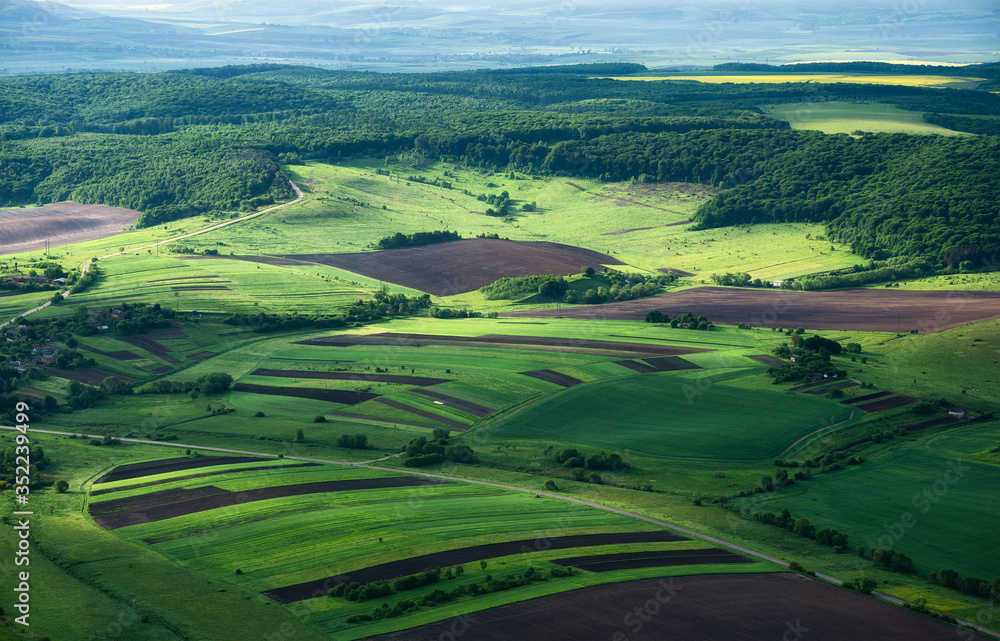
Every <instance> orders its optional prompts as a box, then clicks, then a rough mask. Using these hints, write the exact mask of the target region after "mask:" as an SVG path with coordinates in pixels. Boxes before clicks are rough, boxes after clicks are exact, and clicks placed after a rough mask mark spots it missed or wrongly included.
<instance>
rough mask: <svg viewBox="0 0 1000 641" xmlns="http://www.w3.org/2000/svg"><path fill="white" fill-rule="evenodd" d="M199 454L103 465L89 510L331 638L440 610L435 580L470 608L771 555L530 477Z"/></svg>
mask: <svg viewBox="0 0 1000 641" xmlns="http://www.w3.org/2000/svg"><path fill="white" fill-rule="evenodd" d="M202 458H204V457H193V458H192V457H182V458H175V459H166V460H160V461H151V462H148V463H140V464H136V465H132V466H126V467H125V468H123V469H122V471H121V472H112V473H111V474H110V475H108V476H107V478H110V479H118V480H111V481H109V482H105V483H99V484H94V485H93V486H91V498H90V504H89V508H88V512H89V513H90V514H91V515H92V517H93V518H95V520H96V522H97V524H98V525H101V526H102V527H104V528H106V529H111V530H113V531H114V534H115V535H116V536H119V537H121V538H123V539H125V540H126V541H129V542H133V543H135V544H139V545H143V546H148V547H150V548H152V549H153V550H155V551H156V552H157V553H159V554H162V555H165V556H166V557H168V558H170V559H173V560H175V561H176V562H178V563H180V564H181V565H182V566H183V567H185V568H186V569H188V570H191V571H195V572H197V573H199V574H200V575H202V576H205V577H207V578H209V580H212V581H217V582H220V583H223V584H230V585H232V586H233V587H234V588H236V589H238V590H240V591H243V592H248V593H259V594H260V595H261V596H258V597H257V598H264V599H266V600H267V601H268V602H269V603H271V604H272V605H275V606H278V607H284V606H287V607H288V611H289V612H290V613H291V614H292V615H293V616H296V617H299V618H301V620H303V621H304V622H306V623H307V624H309V625H311V626H313V627H314V628H315V629H317V630H319V631H320V632H321V633H323V634H330V635H334V634H335V635H336V638H338V639H341V638H344V639H356V638H363V637H365V636H368V635H370V634H374V633H380V632H386V631H393V630H401V629H405V628H408V627H413V626H415V625H421V624H424V623H428V622H432V621H436V620H440V619H441V618H443V617H445V616H447V615H446V614H443V612H444V610H441V611H438V610H437V609H436V608H434V607H432V606H430V605H428V603H427V602H426V599H428V598H430V599H440V598H442V597H440V595H441V594H443V592H441V590H445V591H446V593H447V594H451V595H452V596H453V598H450V599H448V600H447V602H452V601H455V602H456V603H461V604H462V607H463V608H464V609H465V611H467V612H474V611H475V610H478V609H481V608H485V607H491V606H495V605H498V604H502V603H513V602H517V601H521V600H524V599H527V598H533V597H535V596H539V595H540V594H552V593H555V592H561V591H566V590H573V589H576V588H579V587H582V586H586V585H598V584H604V583H613V582H617V581H626V580H631V579H638V578H649V577H656V576H676V575H683V574H702V573H709V574H712V573H718V572H751V573H753V572H767V571H772V570H773V569H774V566H772V565H770V564H768V563H762V562H759V561H757V560H756V559H753V558H749V557H745V556H743V555H740V554H734V553H732V552H730V551H720V550H715V549H713V548H711V546H710V544H708V543H706V542H704V541H700V540H692V539H689V538H688V537H685V536H681V535H678V534H676V533H673V532H670V531H664V530H662V529H660V528H658V527H656V526H654V525H651V524H649V523H645V522H643V521H639V520H636V519H633V518H631V517H628V516H624V515H620V514H615V513H612V512H609V511H605V510H599V509H595V508H592V507H587V506H582V505H576V504H572V503H567V502H564V501H558V500H554V499H552V498H550V497H538V496H535V497H533V496H532V495H531V494H530V493H526V492H514V491H511V490H507V489H502V488H498V487H489V486H484V485H476V484H469V483H462V482H459V481H452V480H438V479H429V478H424V477H419V476H413V475H410V474H406V473H398V472H393V471H389V470H378V469H360V468H356V467H347V466H333V465H317V464H309V465H303V464H302V463H301V462H296V461H286V460H280V459H279V460H273V459H272V460H270V461H268V460H267V459H259V458H258V459H252V458H251V459H250V460H243V459H241V458H239V457H209V458H205V460H204V461H203V462H205V463H210V465H201V464H200V463H201V462H202V461H200V460H199V459H202ZM227 460H232V461H240V462H235V463H228V462H227ZM262 462H263V463H262ZM163 470H169V471H165V472H164V471H163ZM144 472H149V473H150V474H148V475H145V476H144V475H143V473H144ZM108 490H111V491H110V492H109V491H108ZM609 555H612V556H609ZM591 557H593V561H591V560H590V559H591ZM612 561H613V562H612ZM591 566H592V567H591ZM429 567H439V568H441V569H442V570H444V573H443V574H441V575H440V576H438V575H435V577H436V578H435V579H434V580H432V581H430V582H429V584H420V585H414V586H411V587H406V586H404V585H403V584H401V583H398V582H397V581H395V579H398V578H400V577H406V576H411V575H419V574H421V573H422V572H424V570H426V569H427V568H429ZM457 567H461V568H462V570H456V569H455V568H457ZM529 568H531V569H529ZM456 572H457V573H456ZM525 573H527V574H525ZM526 576H527V577H529V578H528V579H525V578H524V577H526ZM354 581H356V582H357V583H354ZM373 581H389V582H391V585H392V586H395V587H394V589H393V590H390V591H389V592H390V593H389V594H384V595H380V596H379V597H378V599H377V600H375V599H369V598H367V597H361V598H353V597H352V598H344V596H343V595H338V596H328V595H327V591H328V590H329V588H330V586H335V585H338V584H345V585H348V584H349V585H348V587H349V586H351V585H360V586H364V585H365V584H368V583H371V582H373ZM473 584H475V586H477V587H472V586H473ZM400 586H402V587H400ZM382 602H386V603H388V604H389V606H388V607H390V608H393V607H394V606H396V605H397V604H402V605H401V607H400V608H397V611H396V614H394V615H393V616H392V617H379V618H378V619H375V620H372V618H371V617H370V616H368V615H367V613H370V612H371V611H372V610H373V609H375V608H378V607H379V606H380V604H381V603H382ZM407 602H410V605H406V603H407ZM366 617H367V619H366ZM359 624H360V625H359Z"/></svg>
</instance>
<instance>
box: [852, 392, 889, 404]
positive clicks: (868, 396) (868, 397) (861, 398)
mask: <svg viewBox="0 0 1000 641" xmlns="http://www.w3.org/2000/svg"><path fill="white" fill-rule="evenodd" d="M890 394H892V392H875V393H874V394H865V395H864V396H859V397H857V398H852V399H848V400H846V401H841V402H842V403H843V404H844V405H854V404H855V403H864V402H865V401H872V400H875V399H876V398H882V397H883V396H888V395H890Z"/></svg>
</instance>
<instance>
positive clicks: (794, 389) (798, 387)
mask: <svg viewBox="0 0 1000 641" xmlns="http://www.w3.org/2000/svg"><path fill="white" fill-rule="evenodd" d="M830 381H831V379H829V378H820V380H818V381H813V382H812V383H806V384H805V385H796V386H795V387H792V388H789V390H788V391H789V392H801V391H803V390H808V389H812V388H814V387H819V386H821V385H826V384H827V383H829V382H830Z"/></svg>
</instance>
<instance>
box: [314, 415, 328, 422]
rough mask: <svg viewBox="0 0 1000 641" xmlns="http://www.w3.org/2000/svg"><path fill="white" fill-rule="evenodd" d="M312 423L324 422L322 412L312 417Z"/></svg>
mask: <svg viewBox="0 0 1000 641" xmlns="http://www.w3.org/2000/svg"><path fill="white" fill-rule="evenodd" d="M313 423H326V417H325V416H323V415H322V414H318V415H317V416H314V417H313Z"/></svg>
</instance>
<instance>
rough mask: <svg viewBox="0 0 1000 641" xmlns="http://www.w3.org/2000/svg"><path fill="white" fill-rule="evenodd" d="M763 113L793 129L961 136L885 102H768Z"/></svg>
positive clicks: (832, 132) (919, 115)
mask: <svg viewBox="0 0 1000 641" xmlns="http://www.w3.org/2000/svg"><path fill="white" fill-rule="evenodd" d="M764 113H766V114H767V115H769V116H771V117H772V118H777V119H778V120H787V121H788V123H789V124H790V125H791V126H792V129H815V130H817V131H822V132H823V133H827V134H852V133H854V132H855V131H865V132H871V133H890V134H939V135H942V136H962V135H967V134H962V133H960V132H955V131H952V130H950V129H945V128H944V127H940V126H938V125H932V124H930V123H927V122H924V120H923V114H922V113H920V112H919V111H906V110H904V109H899V108H898V107H894V106H892V105H886V104H856V103H847V102H839V103H838V102H823V103H800V104H787V105H771V106H768V107H765V108H764Z"/></svg>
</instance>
